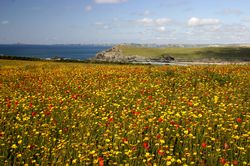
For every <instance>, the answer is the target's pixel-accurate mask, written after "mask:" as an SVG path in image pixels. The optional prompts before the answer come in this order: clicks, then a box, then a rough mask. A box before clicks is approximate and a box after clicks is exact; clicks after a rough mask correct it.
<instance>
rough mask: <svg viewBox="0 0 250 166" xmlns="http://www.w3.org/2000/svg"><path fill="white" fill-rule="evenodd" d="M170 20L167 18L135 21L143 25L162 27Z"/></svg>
mask: <svg viewBox="0 0 250 166" xmlns="http://www.w3.org/2000/svg"><path fill="white" fill-rule="evenodd" d="M170 21H171V20H170V19H169V18H158V19H151V18H147V17H145V18H143V19H140V20H137V22H138V23H141V24H143V25H159V26H163V25H166V24H168V23H169V22H170Z"/></svg>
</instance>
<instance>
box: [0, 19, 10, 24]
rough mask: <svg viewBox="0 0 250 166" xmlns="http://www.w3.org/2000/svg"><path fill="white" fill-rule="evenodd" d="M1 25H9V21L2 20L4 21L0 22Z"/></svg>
mask: <svg viewBox="0 0 250 166" xmlns="http://www.w3.org/2000/svg"><path fill="white" fill-rule="evenodd" d="M1 24H3V25H6V24H9V21H7V20H4V21H2V22H1Z"/></svg>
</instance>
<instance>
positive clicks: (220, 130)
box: [0, 62, 250, 166]
mask: <svg viewBox="0 0 250 166" xmlns="http://www.w3.org/2000/svg"><path fill="white" fill-rule="evenodd" d="M32 63H33V64H32V65H27V64H26V63H22V64H21V65H18V66H8V65H6V66H2V67H1V68H0V105H1V112H0V114H1V116H0V165H25V166H28V165H99V166H105V165H156V166H158V165H250V144H249V143H250V139H249V138H250V66H249V65H245V66H243V65H242V66H237V65H227V66H188V67H181V66H136V65H135V66H129V65H122V66H119V65H95V64H66V63H49V62H48V63H45V62H43V63H42V62H36V63H35V62H32Z"/></svg>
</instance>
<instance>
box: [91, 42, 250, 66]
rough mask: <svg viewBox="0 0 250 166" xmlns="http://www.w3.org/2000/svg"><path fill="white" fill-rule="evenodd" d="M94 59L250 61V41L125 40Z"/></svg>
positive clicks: (112, 60)
mask: <svg viewBox="0 0 250 166" xmlns="http://www.w3.org/2000/svg"><path fill="white" fill-rule="evenodd" d="M92 60H95V61H101V62H119V63H173V62H207V63H218V62H250V47H249V45H188V46H186V45H169V46H166V45H165V46H152V45H151V46H150V45H139V44H121V45H116V46H113V47H112V48H111V49H108V50H105V51H102V52H99V53H97V54H96V56H95V57H94V58H92Z"/></svg>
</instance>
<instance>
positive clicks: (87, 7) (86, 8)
mask: <svg viewBox="0 0 250 166" xmlns="http://www.w3.org/2000/svg"><path fill="white" fill-rule="evenodd" d="M84 10H85V11H86V12H89V11H91V10H92V6H91V5H87V6H85V8H84Z"/></svg>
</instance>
